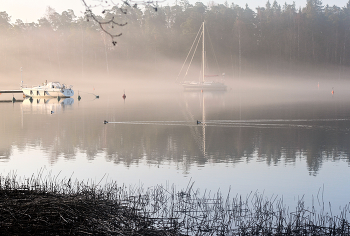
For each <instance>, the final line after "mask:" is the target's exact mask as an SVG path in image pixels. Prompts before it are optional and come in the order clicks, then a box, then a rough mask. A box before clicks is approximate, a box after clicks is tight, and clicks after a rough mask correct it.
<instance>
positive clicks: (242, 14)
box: [0, 0, 350, 73]
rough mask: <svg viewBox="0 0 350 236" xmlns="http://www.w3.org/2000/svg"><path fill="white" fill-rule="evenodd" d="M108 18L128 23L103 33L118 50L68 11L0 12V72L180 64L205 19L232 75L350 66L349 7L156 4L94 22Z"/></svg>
mask: <svg viewBox="0 0 350 236" xmlns="http://www.w3.org/2000/svg"><path fill="white" fill-rule="evenodd" d="M120 8H123V9H126V10H127V14H123V12H122V11H120ZM92 10H93V9H92ZM112 16H113V17H114V19H116V21H117V22H120V23H127V25H126V26H123V27H117V26H116V27H113V28H112V27H110V28H107V30H109V31H110V32H112V33H122V36H120V37H117V38H116V41H117V44H116V46H113V44H112V39H111V38H110V37H109V36H108V35H106V34H104V33H103V32H102V31H101V28H100V26H99V25H98V23H97V22H95V21H93V20H91V19H90V20H88V19H87V18H86V17H76V16H75V14H74V12H73V11H72V10H67V11H64V12H62V13H61V14H60V13H58V12H56V11H55V10H54V9H52V8H50V7H48V9H47V13H46V16H45V17H43V18H40V19H38V21H37V23H34V22H32V23H24V22H23V21H22V20H20V19H17V20H16V21H15V23H11V16H9V15H8V14H7V13H6V11H3V12H0V32H1V34H0V55H1V58H2V59H0V69H1V70H2V71H3V72H4V71H5V72H6V71H12V70H18V68H20V67H25V68H31V69H30V70H33V71H36V70H38V69H40V68H43V66H45V68H52V69H55V70H63V69H74V70H78V71H81V70H83V69H84V68H86V69H102V70H105V68H106V66H105V64H106V61H107V59H108V63H110V68H113V64H116V63H118V65H122V64H123V63H124V64H125V63H134V62H145V61H146V62H148V63H150V62H154V63H159V62H160V61H162V58H167V59H168V60H170V61H172V60H174V61H182V60H183V59H184V58H185V56H186V55H187V52H188V50H189V48H190V46H191V44H192V42H193V39H194V37H195V36H196V34H197V31H198V29H199V27H200V25H201V23H202V22H203V21H206V22H207V28H208V31H210V33H211V34H210V36H211V38H210V41H211V44H212V45H214V47H215V51H216V54H217V55H219V56H218V58H219V59H218V60H219V61H221V64H223V67H227V68H230V67H233V68H234V69H235V70H236V71H237V70H238V69H237V68H238V66H239V67H240V68H241V69H242V73H244V71H247V70H252V66H248V64H250V65H251V64H253V65H255V66H253V67H254V70H255V72H262V73H263V72H267V71H269V70H271V69H270V68H271V67H273V63H276V62H277V63H279V62H281V61H283V62H284V64H283V66H284V67H286V68H287V67H290V65H291V64H301V65H302V64H307V65H320V66H324V65H332V66H346V67H347V66H349V65H350V1H349V3H348V4H347V6H346V7H343V8H341V7H337V6H328V5H326V6H323V5H322V2H321V1H320V0H309V1H307V4H306V6H305V7H302V8H299V9H296V7H295V4H287V3H286V4H285V5H283V6H281V5H279V4H277V2H276V1H275V2H273V3H270V1H267V3H266V4H265V7H260V8H257V9H256V10H252V9H250V8H249V7H248V6H245V7H244V8H242V7H240V6H238V5H235V4H231V5H229V4H228V3H226V4H214V3H212V4H210V5H205V4H203V3H202V2H197V3H195V4H194V5H192V4H190V3H189V2H188V1H180V2H179V4H177V5H173V6H170V5H167V6H159V7H157V11H155V9H154V8H153V7H152V6H146V7H145V8H143V9H141V8H139V7H136V8H135V7H131V6H128V5H125V4H124V5H122V6H116V7H114V8H112V9H110V10H108V11H106V12H105V14H102V13H101V15H96V17H97V18H98V19H99V20H100V21H104V20H108V19H110V18H111V17H112ZM107 27H109V26H107ZM280 67H281V66H280ZM58 68H59V69H58ZM107 70H108V68H107Z"/></svg>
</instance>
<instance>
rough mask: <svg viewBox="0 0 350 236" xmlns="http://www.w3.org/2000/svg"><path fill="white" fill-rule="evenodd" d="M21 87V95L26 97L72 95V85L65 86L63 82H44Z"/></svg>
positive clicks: (64, 96)
mask: <svg viewBox="0 0 350 236" xmlns="http://www.w3.org/2000/svg"><path fill="white" fill-rule="evenodd" d="M21 87H22V91H23V95H25V96H26V97H39V98H41V97H63V98H69V97H72V96H73V95H74V91H73V89H72V87H73V86H72V85H71V86H69V87H67V86H66V85H65V84H60V83H59V82H49V83H48V82H47V81H46V82H45V83H43V85H41V86H35V87H31V88H28V87H23V85H22V86H21Z"/></svg>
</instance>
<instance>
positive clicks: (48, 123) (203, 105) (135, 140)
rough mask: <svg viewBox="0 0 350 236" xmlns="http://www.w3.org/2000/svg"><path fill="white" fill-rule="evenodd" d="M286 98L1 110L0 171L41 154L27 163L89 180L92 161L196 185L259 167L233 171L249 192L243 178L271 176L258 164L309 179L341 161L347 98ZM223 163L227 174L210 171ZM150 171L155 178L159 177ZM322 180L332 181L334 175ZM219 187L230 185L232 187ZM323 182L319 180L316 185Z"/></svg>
mask: <svg viewBox="0 0 350 236" xmlns="http://www.w3.org/2000/svg"><path fill="white" fill-rule="evenodd" d="M285 95H286V94H283V95H281V96H278V95H276V94H274V95H273V96H274V97H273V98H270V100H269V99H266V97H268V98H269V96H266V94H261V95H257V94H256V93H241V94H240V93H237V92H232V91H228V92H225V93H218V92H216V93H210V92H205V93H201V92H182V91H180V92H179V91H176V92H171V93H166V92H159V93H157V94H155V93H152V94H148V93H147V92H146V91H145V92H144V93H143V94H139V93H132V91H131V92H129V93H128V98H127V99H125V100H124V99H122V98H119V99H118V98H115V95H114V94H112V93H111V94H103V95H102V96H101V98H100V99H98V100H93V101H84V98H83V99H82V100H81V101H77V102H74V99H73V98H70V99H62V100H57V99H50V100H42V99H39V100H38V99H34V100H29V99H25V100H24V101H23V103H2V104H0V105H1V109H2V111H3V114H4V115H2V116H1V117H0V122H1V128H0V133H1V135H0V141H1V142H0V157H1V163H2V164H1V167H2V168H6V169H7V168H10V167H13V166H12V162H13V161H15V160H17V159H18V158H20V157H22V156H23V158H33V159H34V156H35V158H36V160H37V158H38V156H41V157H44V159H43V158H41V159H40V160H41V161H36V163H32V165H34V166H35V167H36V168H41V167H42V166H43V165H47V164H49V165H50V166H52V167H55V165H61V164H60V163H61V162H62V161H63V163H64V164H63V166H64V167H63V168H67V169H69V168H71V169H72V168H73V166H76V167H74V168H73V171H74V172H75V173H79V172H84V174H88V172H86V171H85V169H86V168H87V167H86V166H85V165H88V163H90V162H93V161H96V163H99V164H96V165H94V166H93V168H94V171H95V172H100V173H101V174H102V173H104V172H105V171H107V170H108V171H111V172H114V173H116V174H118V173H124V174H123V175H124V176H125V171H127V170H128V168H129V169H130V168H134V167H135V168H136V167H137V168H140V170H139V171H138V173H137V174H139V175H141V173H142V171H141V169H142V168H143V167H145V166H147V167H148V168H149V169H151V170H153V171H151V172H152V173H151V174H148V175H147V176H139V177H138V178H139V179H143V180H146V179H147V178H155V179H158V180H159V179H163V178H165V177H164V176H165V175H167V174H169V173H170V172H158V171H161V170H159V168H175V172H174V173H176V171H178V170H179V171H180V173H179V175H181V176H191V178H193V180H194V181H200V180H197V178H198V179H201V178H202V179H205V177H200V176H201V173H205V172H206V171H209V172H210V170H215V175H213V176H212V179H215V178H218V177H220V175H221V174H223V173H225V175H226V177H225V178H233V177H232V176H233V175H235V174H237V173H240V172H239V171H240V168H242V166H241V165H242V164H243V163H244V164H245V165H247V167H249V168H253V169H254V168H255V167H256V166H259V169H256V170H249V171H248V172H246V173H240V176H241V177H242V178H244V179H241V180H240V182H242V184H244V183H249V184H250V186H248V187H249V188H251V190H252V191H254V190H255V189H256V188H258V187H261V186H265V185H264V184H266V183H261V182H259V181H252V180H250V178H252V177H253V176H254V175H255V174H257V173H260V171H266V172H263V175H264V176H268V175H269V174H268V172H269V173H270V174H271V173H272V172H271V171H272V170H271V169H266V170H265V169H262V167H261V163H264V165H265V166H266V167H268V168H272V167H277V169H278V170H283V168H285V166H288V165H291V166H292V168H297V169H298V170H297V172H298V176H299V177H300V176H301V175H300V173H307V175H310V176H316V177H317V176H318V175H319V174H320V171H321V170H322V168H323V166H324V165H325V163H349V160H350V159H349V153H350V150H349V143H350V135H349V127H350V107H349V105H348V103H347V99H348V96H346V97H345V96H344V98H335V97H331V98H329V97H326V96H320V95H319V94H318V93H315V97H316V98H315V99H314V100H310V99H306V100H305V101H303V99H302V98H300V96H299V97H298V99H296V100H297V101H293V99H292V100H290V99H285V97H286V96H285ZM259 96H261V97H259ZM276 96H277V97H278V99H276ZM262 97H264V98H265V101H262V99H260V98H262ZM51 111H53V113H51ZM104 120H108V121H109V123H108V124H104V123H103V121H104ZM197 121H198V123H197ZM83 160H86V163H85V162H84V161H83ZM97 160H98V161H97ZM301 161H302V163H305V164H303V165H301V164H300V163H301ZM241 163H242V164H241ZM221 165H224V166H226V167H225V168H229V169H228V171H227V172H225V171H226V169H225V170H223V169H221V170H217V167H218V166H221ZM305 165H306V166H305ZM340 165H341V164H340ZM346 165H347V164H346ZM102 166H103V168H102ZM107 166H108V167H107ZM214 166H216V167H214ZM236 166H241V167H240V168H239V167H236ZM21 168H25V167H21V166H18V165H17V166H16V169H17V170H18V172H21ZM109 168H111V169H109ZM113 168H114V169H113ZM198 168H199V169H201V171H199V172H198ZM327 168H329V167H327ZM327 168H326V167H325V169H327ZM337 168H338V167H336V166H335V167H334V169H332V171H336V170H337ZM117 169H118V171H116V170H117ZM7 170H8V169H7ZM274 170H275V169H274ZM95 172H94V173H95ZM282 172H283V171H282ZM91 173H92V172H91ZM157 173H162V174H159V175H160V176H158V177H157ZM194 173H196V174H195V175H196V176H193V174H194ZM286 173H287V172H286V171H285V173H282V174H281V171H277V172H276V175H274V176H271V177H270V178H272V179H274V181H276V180H278V179H280V180H281V179H283V178H291V176H294V175H295V173H292V172H291V173H290V175H288V176H287V175H286V176H283V175H285V174H286ZM19 174H20V173H19ZM153 175H154V176H153ZM174 175H177V174H174ZM321 176H322V175H321ZM168 177H169V176H168ZM207 177H208V176H207ZM169 178H170V177H169ZM176 178H178V177H176ZM176 178H175V179H176ZM257 178H259V179H262V177H261V176H259V177H257ZM304 178H305V177H304ZM329 178H332V180H334V181H338V179H337V178H338V177H337V176H330V177H329ZM210 181H211V180H210ZM289 181H291V180H290V179H289ZM301 181H302V180H301ZM221 182H222V184H226V185H229V184H231V183H232V179H225V180H222V181H221ZM255 182H256V183H259V185H257V186H255V185H254V183H255ZM267 182H268V180H267ZM323 182H324V180H322V181H321V180H320V186H322V183H323ZM206 184H208V186H209V183H206ZM237 184H238V183H237ZM266 186H267V185H266ZM215 187H220V188H222V189H223V188H226V187H227V186H217V185H215ZM285 188H288V187H286V186H285ZM278 191H279V189H278ZM281 191H282V190H281Z"/></svg>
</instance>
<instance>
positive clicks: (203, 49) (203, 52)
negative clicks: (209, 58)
mask: <svg viewBox="0 0 350 236" xmlns="http://www.w3.org/2000/svg"><path fill="white" fill-rule="evenodd" d="M202 42H203V45H202V68H203V71H202V82H203V83H204V73H205V48H204V21H203V35H202Z"/></svg>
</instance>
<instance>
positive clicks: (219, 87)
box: [180, 22, 227, 91]
mask: <svg viewBox="0 0 350 236" xmlns="http://www.w3.org/2000/svg"><path fill="white" fill-rule="evenodd" d="M204 23H205V22H203V24H202V26H201V28H200V30H199V32H198V34H197V37H196V39H195V41H194V43H193V45H195V43H196V42H197V45H198V43H199V40H200V38H202V71H201V74H202V76H201V77H200V78H201V79H200V80H199V81H184V82H183V83H182V86H183V88H184V89H185V90H187V91H188V90H202V91H204V90H209V91H225V90H226V89H227V86H226V85H225V84H224V83H223V82H221V81H206V80H205V77H212V76H207V75H206V74H205V72H206V64H207V63H206V51H205V43H204ZM198 36H199V37H198ZM193 45H192V47H193ZM196 48H197V47H196ZM191 50H192V48H191ZM191 50H190V52H189V54H190V53H191ZM194 53H195V50H194V52H193V54H194ZM188 57H189V55H187V58H188ZM187 58H186V60H187ZM192 58H193V56H192ZM185 62H186V61H185ZM191 62H192V60H191ZM191 62H190V63H189V64H190V65H191ZM180 73H181V72H180ZM224 74H225V73H223V75H224ZM186 75H187V72H186ZM215 76H217V75H215Z"/></svg>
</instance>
